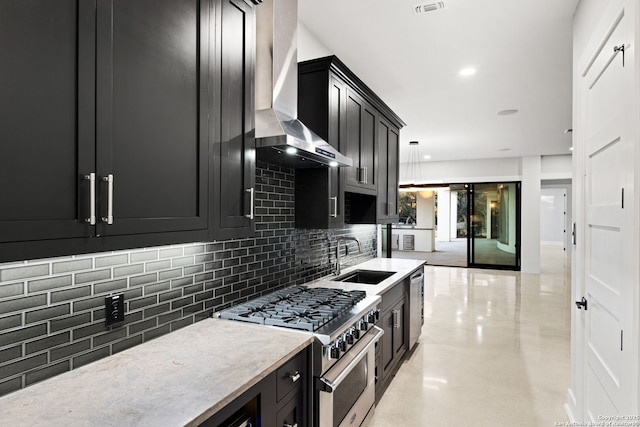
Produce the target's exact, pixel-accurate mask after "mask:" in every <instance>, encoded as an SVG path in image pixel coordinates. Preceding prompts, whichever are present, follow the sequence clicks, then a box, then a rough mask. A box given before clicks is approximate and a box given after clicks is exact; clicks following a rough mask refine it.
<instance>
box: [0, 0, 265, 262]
mask: <svg viewBox="0 0 640 427" xmlns="http://www.w3.org/2000/svg"><path fill="white" fill-rule="evenodd" d="M254 33H255V18H254V12H253V5H252V4H251V2H248V1H242V0H96V1H94V2H89V1H78V0H76V1H72V0H50V1H47V2H42V1H35V0H20V1H17V0H16V1H9V0H5V1H1V2H0V60H1V61H2V67H0V114H2V116H1V117H2V119H1V120H2V126H0V140H2V142H3V143H2V144H0V182H1V183H2V184H1V185H0V200H2V204H0V261H5V260H14V259H24V258H25V257H27V258H32V257H36V256H37V257H41V256H53V255H64V254H74V253H85V252H94V251H104V250H113V249H124V248H130V247H136V246H138V245H149V244H163V243H180V242H185V241H193V240H199V239H206V238H208V237H212V236H213V237H215V238H218V239H223V238H231V237H241V236H246V235H249V234H251V233H252V232H253V219H252V218H251V216H252V212H251V210H252V207H253V200H252V198H251V197H250V192H248V191H247V190H251V189H252V188H253V187H254V171H255V163H254V162H255V154H254V123H253V110H254V103H253V91H254V88H253V67H254V59H253V58H254V56H255V47H254V40H255V34H254ZM91 176H94V177H95V185H91V181H90V180H87V179H85V177H87V178H88V177H91ZM110 177H111V178H112V181H111V182H112V184H111V183H109V181H108V179H109V178H110ZM111 189H112V191H111ZM210 192H211V196H209V194H210ZM214 207H215V208H214ZM111 208H112V209H111ZM210 215H211V220H210V218H209V216H210ZM247 215H248V216H249V217H247ZM92 216H93V217H94V218H95V224H90V223H89V221H88V220H90V219H91V217H92ZM111 217H112V221H111ZM109 222H112V223H111V224H109ZM214 223H215V226H213V224H214ZM210 230H214V231H216V232H215V233H214V232H211V233H210ZM90 237H100V238H98V239H96V238H90ZM62 239H64V240H62ZM28 242H34V243H33V246H29V243H28ZM12 245H13V246H12Z"/></svg>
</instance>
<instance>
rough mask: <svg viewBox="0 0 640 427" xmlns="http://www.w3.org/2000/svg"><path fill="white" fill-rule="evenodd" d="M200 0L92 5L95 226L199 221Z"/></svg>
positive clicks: (168, 226)
mask: <svg viewBox="0 0 640 427" xmlns="http://www.w3.org/2000/svg"><path fill="white" fill-rule="evenodd" d="M204 4H206V2H200V1H198V0H180V1H175V0H136V1H131V0H102V1H98V10H97V19H98V20H97V22H98V24H97V46H98V48H97V82H96V83H97V106H98V110H97V147H98V152H97V164H98V165H97V176H98V180H99V184H98V191H99V195H100V198H99V216H100V217H105V216H107V197H108V194H107V192H108V189H107V185H106V184H105V183H104V182H103V181H102V180H103V179H104V177H106V176H108V175H109V174H112V175H113V179H114V184H113V216H114V221H113V224H112V225H104V222H103V221H101V222H100V226H99V227H100V231H99V232H100V234H105V235H106V234H133V233H146V232H162V231H175V230H193V229H205V228H206V226H207V218H206V212H207V211H206V208H207V193H206V191H205V190H206V184H207V178H208V176H207V154H208V150H207V148H208V146H207V144H208V126H207V117H208V106H209V104H208V102H207V99H206V91H205V90H202V89H203V88H206V85H207V72H208V68H207V65H208V46H209V38H208V31H207V29H208V26H209V9H208V8H207V7H205V6H204Z"/></svg>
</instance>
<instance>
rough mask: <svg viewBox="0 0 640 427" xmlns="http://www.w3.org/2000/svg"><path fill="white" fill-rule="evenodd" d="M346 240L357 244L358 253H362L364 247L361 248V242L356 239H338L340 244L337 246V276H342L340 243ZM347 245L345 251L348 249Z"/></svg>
mask: <svg viewBox="0 0 640 427" xmlns="http://www.w3.org/2000/svg"><path fill="white" fill-rule="evenodd" d="M345 240H351V241H352V242H356V243H357V244H358V253H359V254H360V253H362V247H361V246H360V241H359V240H358V239H356V238H355V237H341V238H339V239H338V243H337V244H336V271H335V275H336V276H339V275H340V242H343V241H345ZM346 247H347V246H346V245H345V249H346Z"/></svg>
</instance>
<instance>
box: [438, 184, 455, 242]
mask: <svg viewBox="0 0 640 427" xmlns="http://www.w3.org/2000/svg"><path fill="white" fill-rule="evenodd" d="M436 193H437V195H438V226H437V232H438V233H437V234H438V235H437V236H436V240H437V241H438V242H449V241H451V225H452V222H451V191H450V190H449V189H448V188H443V189H438V190H437V191H436ZM453 224H454V226H455V221H454V222H453Z"/></svg>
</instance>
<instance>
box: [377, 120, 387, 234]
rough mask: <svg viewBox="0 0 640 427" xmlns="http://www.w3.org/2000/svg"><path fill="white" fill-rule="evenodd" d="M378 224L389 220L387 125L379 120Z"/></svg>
mask: <svg viewBox="0 0 640 427" xmlns="http://www.w3.org/2000/svg"><path fill="white" fill-rule="evenodd" d="M378 159H379V161H380V164H379V167H378V203H377V205H378V209H377V211H378V212H377V222H378V224H381V223H386V222H387V220H388V219H389V189H388V181H389V125H388V123H387V122H386V121H384V120H380V123H379V124H378Z"/></svg>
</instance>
